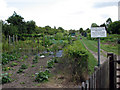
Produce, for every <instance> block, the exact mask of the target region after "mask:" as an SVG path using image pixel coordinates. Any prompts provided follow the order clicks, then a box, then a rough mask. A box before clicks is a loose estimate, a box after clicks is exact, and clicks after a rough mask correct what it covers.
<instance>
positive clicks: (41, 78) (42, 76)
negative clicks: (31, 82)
mask: <svg viewBox="0 0 120 90" xmlns="http://www.w3.org/2000/svg"><path fill="white" fill-rule="evenodd" d="M49 76H50V71H49V69H47V70H45V71H44V72H42V71H40V72H39V73H36V74H35V81H36V82H45V81H48V78H49Z"/></svg>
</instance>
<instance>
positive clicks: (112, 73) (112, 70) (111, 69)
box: [107, 53, 116, 90]
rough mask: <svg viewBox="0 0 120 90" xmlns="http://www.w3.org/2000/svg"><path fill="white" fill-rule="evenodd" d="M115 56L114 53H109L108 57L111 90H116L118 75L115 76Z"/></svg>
mask: <svg viewBox="0 0 120 90" xmlns="http://www.w3.org/2000/svg"><path fill="white" fill-rule="evenodd" d="M114 56H115V55H114V54H113V53H108V54H107V57H109V80H110V82H109V88H110V90H115V89H116V83H115V81H116V75H115V71H116V70H115V69H116V67H115V63H114V59H115V57H114Z"/></svg>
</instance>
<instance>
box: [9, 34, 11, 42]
mask: <svg viewBox="0 0 120 90" xmlns="http://www.w3.org/2000/svg"><path fill="white" fill-rule="evenodd" d="M10 41H11V40H10V35H9V44H10Z"/></svg>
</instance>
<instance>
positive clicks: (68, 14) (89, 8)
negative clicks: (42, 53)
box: [0, 0, 118, 29]
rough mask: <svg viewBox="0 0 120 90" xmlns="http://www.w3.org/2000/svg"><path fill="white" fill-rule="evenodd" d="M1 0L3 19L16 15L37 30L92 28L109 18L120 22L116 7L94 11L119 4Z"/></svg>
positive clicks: (96, 0) (77, 0)
mask: <svg viewBox="0 0 120 90" xmlns="http://www.w3.org/2000/svg"><path fill="white" fill-rule="evenodd" d="M6 1H7V2H5V0H0V7H1V8H2V9H1V8H0V13H2V14H0V18H3V19H7V18H8V16H11V15H12V14H13V11H16V12H17V13H18V14H20V15H21V16H22V17H24V18H25V20H26V21H27V20H34V21H35V22H36V24H37V25H38V26H46V25H50V26H52V27H53V26H57V27H59V26H61V27H63V28H65V29H79V28H80V27H83V28H84V29H86V28H89V27H90V26H91V24H92V23H97V24H99V25H100V24H102V23H104V22H105V21H106V19H108V18H109V17H111V18H112V20H113V21H115V20H117V19H118V14H117V13H118V9H117V6H109V5H108V6H107V7H103V8H95V7H94V4H96V3H103V2H113V1H114V2H118V0H106V1H105V0H82V1H81V0H34V1H33V0H6Z"/></svg>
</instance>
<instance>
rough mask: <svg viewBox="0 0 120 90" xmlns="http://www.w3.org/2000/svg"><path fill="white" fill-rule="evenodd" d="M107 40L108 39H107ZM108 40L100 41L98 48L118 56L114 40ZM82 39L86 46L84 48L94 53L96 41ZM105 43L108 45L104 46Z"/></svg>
mask: <svg viewBox="0 0 120 90" xmlns="http://www.w3.org/2000/svg"><path fill="white" fill-rule="evenodd" d="M113 36H114V35H113ZM107 38H109V37H107ZM110 38H111V37H110ZM110 38H109V39H107V40H106V39H105V40H100V42H101V43H100V48H101V49H103V50H104V51H106V52H113V53H115V54H117V55H118V45H117V43H116V40H115V41H114V42H113V41H112V40H111V41H110ZM113 38H114V37H113ZM82 39H83V42H84V43H85V44H86V46H87V47H88V48H89V49H90V50H92V51H94V52H97V40H88V39H87V38H85V37H82ZM105 43H108V44H105ZM104 56H105V55H104Z"/></svg>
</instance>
